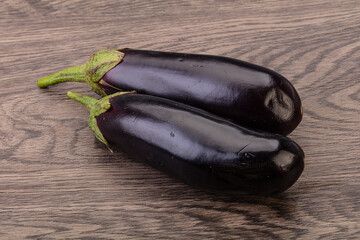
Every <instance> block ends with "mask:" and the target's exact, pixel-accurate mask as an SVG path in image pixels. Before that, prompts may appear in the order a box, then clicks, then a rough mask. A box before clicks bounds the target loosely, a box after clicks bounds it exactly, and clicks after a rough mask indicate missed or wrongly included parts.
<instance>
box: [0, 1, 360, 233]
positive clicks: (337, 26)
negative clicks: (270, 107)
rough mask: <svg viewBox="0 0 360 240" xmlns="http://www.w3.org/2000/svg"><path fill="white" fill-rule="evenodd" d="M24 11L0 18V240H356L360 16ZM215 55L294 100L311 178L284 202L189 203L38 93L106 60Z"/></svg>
mask: <svg viewBox="0 0 360 240" xmlns="http://www.w3.org/2000/svg"><path fill="white" fill-rule="evenodd" d="M104 2H105V1H79V0H76V1H50V0H46V1H45V0H43V1H24V0H5V1H2V3H1V8H0V32H1V34H0V49H1V50H0V72H1V77H0V80H1V88H0V99H1V101H0V112H1V113H0V133H1V134H0V239H2V240H3V239H24V238H28V239H119V238H121V239H140V238H148V239H195V238H197V239H259V238H272V239H290V238H301V239H359V238H360V230H359V229H360V204H359V203H360V194H359V192H360V191H359V190H360V159H359V156H360V131H359V129H360V120H359V119H360V66H359V63H360V4H359V1H358V0H353V1H351V0H349V1H346V0H345V1H325V0H324V1H322V0H320V1H313V0H312V1H284V2H283V1H275V0H268V1H177V0H174V1H157V0H154V1H138V0H132V1H127V0H126V1H125V0H124V1H107V2H108V3H104ZM119 47H132V48H138V49H152V50H161V51H179V52H189V53H202V54H216V55H223V56H228V57H233V58H238V59H242V60H245V61H249V62H253V63H256V64H259V65H263V66H266V67H269V68H271V69H274V70H275V71H277V72H280V73H281V74H283V75H284V76H286V77H287V78H288V79H290V81H291V82H292V83H293V84H294V86H295V87H296V89H297V90H298V92H299V94H300V96H301V98H302V101H303V105H304V118H303V121H302V123H301V124H300V126H299V127H298V128H297V129H296V130H295V131H294V132H293V133H292V134H291V135H290V137H291V138H292V139H293V140H295V141H296V142H298V143H299V144H300V145H301V146H302V148H303V149H304V151H305V153H306V156H307V158H306V159H307V162H306V168H305V171H304V173H303V174H302V176H301V177H300V179H299V180H298V182H297V183H296V184H295V185H294V186H292V187H291V188H290V189H289V190H288V191H286V192H285V193H283V194H280V195H277V196H273V197H268V198H238V199H234V198H230V197H226V196H215V195H211V194H207V193H203V192H201V191H199V190H197V189H193V188H192V187H190V186H187V185H185V184H183V183H180V182H178V181H177V180H174V179H172V178H169V177H168V176H166V175H165V174H163V173H161V172H159V171H157V170H155V169H152V168H150V167H148V166H146V165H144V164H142V163H140V162H137V161H133V160H130V159H128V158H127V157H125V156H124V155H123V154H121V153H116V154H111V153H110V152H109V151H108V150H107V149H106V147H104V146H103V144H101V143H100V142H98V141H97V140H96V139H95V138H94V136H93V134H92V132H91V130H90V129H89V128H88V127H87V120H88V112H87V110H86V109H85V108H84V107H83V106H81V105H80V104H78V103H75V102H73V101H72V100H68V99H67V97H66V95H65V94H66V92H67V91H68V90H73V91H77V92H82V93H86V94H90V95H91V96H96V95H95V94H93V93H90V91H89V88H88V87H87V86H86V85H84V84H80V83H64V84H62V85H57V86H54V87H50V88H48V89H39V88H38V87H37V86H36V80H37V79H39V78H41V77H45V76H47V75H49V74H51V73H53V72H55V71H58V70H61V69H63V68H65V67H68V66H73V65H79V64H83V63H84V62H85V61H86V60H87V58H88V57H89V56H90V54H91V53H92V52H93V51H95V50H97V49H102V48H119Z"/></svg>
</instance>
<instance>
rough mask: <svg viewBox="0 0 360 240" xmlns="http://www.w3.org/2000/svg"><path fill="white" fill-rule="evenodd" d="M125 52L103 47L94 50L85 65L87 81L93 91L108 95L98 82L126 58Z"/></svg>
mask: <svg viewBox="0 0 360 240" xmlns="http://www.w3.org/2000/svg"><path fill="white" fill-rule="evenodd" d="M124 56H125V54H124V53H123V52H120V51H119V50H116V49H102V50H98V51H96V52H94V53H93V54H92V55H91V57H90V59H89V61H88V62H87V63H86V67H85V74H84V75H85V81H86V82H87V83H88V84H89V86H90V87H91V88H92V90H93V91H95V92H96V93H98V94H100V95H101V96H106V93H105V92H104V91H103V90H102V89H101V88H100V87H99V86H98V85H97V84H96V83H97V82H99V81H100V80H101V79H102V77H103V76H104V75H105V74H106V73H107V72H108V71H110V70H111V69H113V68H114V67H115V66H116V65H118V64H119V63H120V62H121V61H122V60H123V58H124Z"/></svg>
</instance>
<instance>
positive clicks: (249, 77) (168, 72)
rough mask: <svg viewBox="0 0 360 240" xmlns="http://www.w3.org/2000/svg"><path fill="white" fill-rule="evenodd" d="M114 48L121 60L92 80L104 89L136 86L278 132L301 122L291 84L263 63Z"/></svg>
mask: <svg viewBox="0 0 360 240" xmlns="http://www.w3.org/2000/svg"><path fill="white" fill-rule="evenodd" d="M119 51H121V52H122V53H124V54H125V56H124V58H123V60H122V62H121V63H119V64H118V65H116V66H115V67H114V68H113V69H111V70H110V71H108V72H107V73H106V74H105V75H104V76H103V78H102V80H101V81H100V82H98V83H97V85H98V86H99V87H100V88H101V89H102V90H103V91H104V92H105V93H107V94H111V93H114V92H116V91H119V89H121V90H124V91H130V90H136V91H137V92H138V93H143V94H148V95H153V96H159V97H163V98H167V99H171V100H174V101H177V102H181V103H184V104H187V105H191V106H195V107H197V108H200V109H203V110H206V111H208V112H211V113H214V114H216V115H219V116H221V117H224V118H227V119H229V120H232V121H234V122H237V123H239V124H241V125H245V126H248V127H250V128H255V129H260V130H264V131H267V132H271V133H278V134H281V135H287V134H289V133H291V132H292V131H293V130H294V129H295V128H296V127H297V126H298V124H299V123H300V122H301V119H302V107H301V100H300V97H299V95H298V93H297V92H296V90H295V88H294V87H293V86H292V84H291V83H290V82H289V81H288V80H287V79H286V78H284V77H283V76H281V75H279V74H278V73H276V72H274V71H271V70H269V69H266V68H264V67H260V66H257V65H254V64H250V63H247V62H243V61H240V60H236V59H232V58H226V57H219V56H210V55H196V54H183V53H170V52H155V51H146V50H133V49H121V50H119Z"/></svg>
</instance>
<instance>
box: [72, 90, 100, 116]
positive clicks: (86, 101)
mask: <svg viewBox="0 0 360 240" xmlns="http://www.w3.org/2000/svg"><path fill="white" fill-rule="evenodd" d="M67 96H68V98H70V99H72V100H75V101H77V102H78V103H81V104H82V105H84V106H85V107H86V108H87V109H88V110H89V111H90V112H91V111H92V109H93V107H94V105H95V103H97V101H98V100H97V99H96V98H93V97H89V96H86V95H84V94H81V93H74V92H70V91H69V92H68V93H67Z"/></svg>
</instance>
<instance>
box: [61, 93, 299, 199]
mask: <svg viewBox="0 0 360 240" xmlns="http://www.w3.org/2000/svg"><path fill="white" fill-rule="evenodd" d="M68 96H69V97H70V98H72V99H74V100H76V101H79V102H81V103H82V104H83V105H85V106H87V107H88V108H89V110H90V115H91V116H92V117H90V120H91V119H95V120H96V121H94V122H93V123H95V125H92V126H90V127H91V128H92V130H93V131H94V133H95V132H96V131H99V132H100V133H101V134H102V136H103V137H104V139H106V141H105V143H106V144H108V146H109V147H110V148H111V149H114V150H118V151H123V152H125V153H127V154H129V155H130V156H132V157H134V158H136V159H139V160H142V161H144V162H146V163H148V164H150V165H151V166H153V167H156V168H158V169H161V170H162V171H164V172H166V173H168V174H169V175H171V176H173V177H176V178H178V179H180V180H182V181H183V182H185V183H187V184H190V185H192V186H195V187H197V188H199V189H202V190H205V191H209V192H214V193H221V194H235V195H251V196H255V195H260V196H267V195H271V194H275V193H280V192H283V191H285V190H286V189H288V188H289V187H290V186H291V185H293V184H294V183H295V182H296V180H297V179H298V178H299V176H300V175H301V173H302V171H303V169H304V152H303V151H302V149H301V148H300V147H299V146H298V145H297V144H296V143H295V142H293V141H292V140H290V139H289V138H287V137H283V136H280V135H276V134H270V133H265V132H257V131H254V130H249V129H246V128H244V127H241V126H238V125H235V124H233V123H231V122H229V121H227V120H224V119H222V118H220V117H218V116H216V115H213V114H210V113H208V112H205V111H203V110H200V109H197V108H194V107H191V106H188V105H184V104H181V103H178V102H175V101H171V100H168V99H163V98H159V97H154V96H149V95H142V94H123V95H116V94H115V96H108V97H106V99H105V100H104V99H101V100H99V101H96V100H94V99H93V100H91V98H90V97H87V96H85V95H78V94H76V93H71V92H70V93H68ZM81 98H89V99H90V100H89V101H88V102H89V104H86V103H84V102H86V101H83V100H81ZM93 106H95V107H93ZM99 106H106V109H102V110H101V111H99V109H96V108H99ZM94 112H97V114H94ZM96 128H97V130H96ZM94 129H95V130H94ZM96 135H97V137H99V133H97V134H96Z"/></svg>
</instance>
